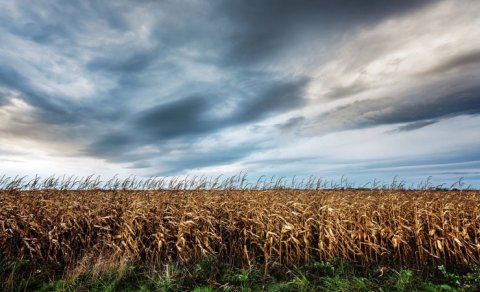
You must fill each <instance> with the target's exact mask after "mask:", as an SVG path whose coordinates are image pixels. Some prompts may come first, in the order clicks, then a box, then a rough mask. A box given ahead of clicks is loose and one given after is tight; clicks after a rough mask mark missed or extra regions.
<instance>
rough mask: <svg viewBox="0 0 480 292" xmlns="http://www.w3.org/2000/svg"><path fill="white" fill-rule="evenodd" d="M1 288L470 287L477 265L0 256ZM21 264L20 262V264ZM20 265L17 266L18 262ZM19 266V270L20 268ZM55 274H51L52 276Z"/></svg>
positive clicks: (475, 282) (276, 291)
mask: <svg viewBox="0 0 480 292" xmlns="http://www.w3.org/2000/svg"><path fill="white" fill-rule="evenodd" d="M1 263H2V266H1V268H0V271H1V272H2V273H1V276H2V278H1V279H0V280H1V281H0V285H1V286H0V290H1V291H25V290H27V291H32V290H33V291H197V292H207V291H271V292H280V291H372V290H374V291H472V290H479V289H480V269H477V268H473V269H471V270H470V271H463V272H459V271H457V272H452V271H447V270H446V269H445V268H444V267H443V266H439V267H431V268H425V270H423V271H413V270H409V269H401V268H400V269H392V268H387V267H377V268H369V269H365V268H361V267H353V266H351V265H348V264H347V263H345V262H342V261H331V262H314V263H309V264H305V265H303V266H301V267H290V268H287V267H280V268H277V269H274V270H272V272H270V273H269V274H263V269H262V268H260V267H259V268H258V269H255V268H252V269H245V268H243V269H238V268H232V267H228V266H225V265H221V264H219V263H216V262H215V261H214V260H211V259H204V260H202V261H201V262H200V263H198V264H196V265H192V266H190V267H181V266H178V265H168V266H164V267H162V268H157V269H154V268H152V267H149V268H147V267H142V266H141V265H138V264H137V265H133V264H132V265H130V266H127V267H124V268H121V269H120V268H119V269H113V268H111V269H106V270H102V271H87V272H84V273H81V274H79V275H77V276H75V277H62V276H61V275H53V274H42V273H41V272H39V273H36V274H35V273H31V272H27V271H28V268H26V266H25V265H26V263H23V264H22V263H8V264H7V262H5V261H3V262H1ZM22 265H23V266H22ZM20 267H21V268H20ZM22 271H23V272H24V273H23V274H22ZM54 276H55V278H54Z"/></svg>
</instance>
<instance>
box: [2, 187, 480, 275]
mask: <svg viewBox="0 0 480 292" xmlns="http://www.w3.org/2000/svg"><path fill="white" fill-rule="evenodd" d="M0 247H1V249H0V253H1V257H3V258H7V259H17V260H28V261H30V262H31V263H33V264H38V265H44V264H53V265H59V266H75V265H77V264H79V263H82V262H85V261H95V260H96V259H100V258H103V259H105V258H108V259H110V260H124V259H131V260H140V261H142V262H143V263H151V264H167V263H185V264H189V263H192V262H197V261H199V260H200V259H202V258H204V257H215V258H217V259H219V260H221V261H223V262H225V263H229V264H234V265H240V266H245V267H248V266H252V265H256V266H258V265H260V266H263V267H264V268H265V269H266V270H268V269H270V268H272V267H275V266H278V265H296V264H300V263H304V262H308V261H312V260H315V261H323V260H330V259H334V258H341V259H345V260H348V261H350V262H352V263H354V264H359V265H373V264H396V265H403V266H411V267H412V266H415V267H421V266H424V265H432V264H433V265H436V264H443V265H446V266H451V265H457V266H458V265H462V266H467V265H472V264H477V263H478V262H479V260H480V192H478V191H428V190H426V191H393V190H392V191H388V190H362V191H360V190H345V191H301V190H286V189H285V190H265V191H247V190H237V191H232V190H230V191H227V190H225V191H23V192H20V191H3V192H0Z"/></svg>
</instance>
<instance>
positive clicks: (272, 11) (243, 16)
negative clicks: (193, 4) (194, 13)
mask: <svg viewBox="0 0 480 292" xmlns="http://www.w3.org/2000/svg"><path fill="white" fill-rule="evenodd" d="M431 2H433V1H428V0H427V1H415V0H407V1H383V0H368V1H356V0H340V1H329V0H320V1H308V0H300V1H288V0H267V1H255V0H251V1H236V2H225V3H223V6H225V8H224V10H225V12H226V13H227V14H228V15H229V16H230V18H231V19H233V20H234V22H235V23H236V25H237V30H236V33H235V34H234V35H233V36H232V37H231V40H230V41H231V43H232V44H233V46H232V48H231V50H230V52H229V54H227V55H226V58H227V59H226V60H227V63H233V64H236V65H244V64H249V63H255V62H262V61H263V59H265V58H270V57H272V56H275V54H276V53H277V52H279V51H281V50H285V49H288V48H289V47H291V46H292V45H295V44H294V43H292V42H294V41H295V40H296V37H297V36H300V35H301V34H302V33H307V34H310V35H311V37H316V38H318V37H319V36H320V37H335V35H334V34H335V33H337V34H338V33H342V32H345V31H346V30H349V29H353V28H356V27H358V26H360V25H370V24H373V23H376V22H378V21H381V20H382V19H385V18H387V17H389V16H392V15H398V14H402V13H405V12H408V11H410V10H414V9H418V8H419V7H421V6H423V5H425V4H428V3H431ZM319 34H320V35H319ZM337 36H341V35H337Z"/></svg>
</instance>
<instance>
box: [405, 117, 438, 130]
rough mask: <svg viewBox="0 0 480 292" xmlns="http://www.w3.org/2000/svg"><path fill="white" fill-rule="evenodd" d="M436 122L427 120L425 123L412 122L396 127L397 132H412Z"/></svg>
mask: <svg viewBox="0 0 480 292" xmlns="http://www.w3.org/2000/svg"><path fill="white" fill-rule="evenodd" d="M436 122H437V121H436V120H427V121H419V122H413V123H410V124H407V125H404V126H400V127H398V129H397V130H398V131H400V132H404V131H413V130H417V129H421V128H423V127H426V126H429V125H432V124H435V123H436Z"/></svg>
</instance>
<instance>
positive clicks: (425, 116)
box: [313, 87, 480, 132]
mask: <svg viewBox="0 0 480 292" xmlns="http://www.w3.org/2000/svg"><path fill="white" fill-rule="evenodd" d="M477 114H480V88H479V87H472V88H468V89H465V90H462V91H458V92H454V93H449V94H445V95H439V96H435V95H429V93H421V94H418V95H414V96H401V97H386V98H379V99H366V100H361V101H355V102H353V103H350V104H348V105H345V106H341V107H338V108H336V109H334V110H332V111H329V112H327V113H325V114H322V115H320V116H319V117H318V118H317V120H315V121H314V123H315V124H316V125H315V126H313V127H314V128H316V129H317V130H320V131H327V132H328V131H333V130H342V129H354V128H364V127H371V126H378V125H389V124H400V123H416V124H415V126H413V125H410V126H409V127H406V128H405V127H403V128H401V129H403V130H411V129H416V128H419V127H418V126H426V125H428V124H429V123H430V121H431V120H438V119H444V118H449V117H454V116H458V115H477ZM418 122H422V123H423V124H422V123H420V124H418ZM425 123H426V124H425ZM412 127H413V128H412Z"/></svg>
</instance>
